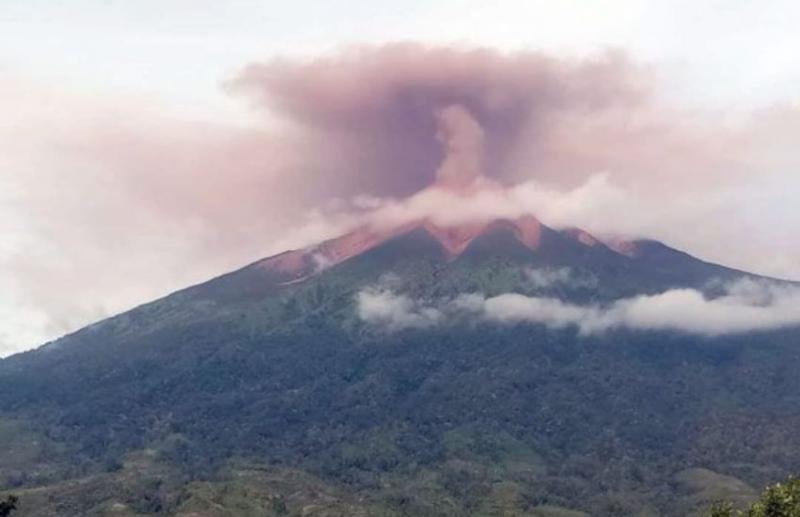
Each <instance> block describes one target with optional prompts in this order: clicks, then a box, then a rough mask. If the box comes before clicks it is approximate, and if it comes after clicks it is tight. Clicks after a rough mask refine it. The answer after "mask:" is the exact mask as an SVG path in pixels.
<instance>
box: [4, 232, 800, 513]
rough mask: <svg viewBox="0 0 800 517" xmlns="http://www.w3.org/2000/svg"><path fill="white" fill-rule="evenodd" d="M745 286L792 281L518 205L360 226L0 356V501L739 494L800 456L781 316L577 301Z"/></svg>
mask: <svg viewBox="0 0 800 517" xmlns="http://www.w3.org/2000/svg"><path fill="white" fill-rule="evenodd" d="M742 281H752V282H759V283H768V284H769V285H772V286H777V287H780V288H784V289H789V288H794V286H793V285H791V284H789V283H785V282H780V281H777V280H771V279H763V278H760V277H757V276H755V275H749V274H747V273H744V272H741V271H736V270H732V269H728V268H725V267H723V266H720V265H715V264H710V263H707V262H704V261H701V260H698V259H696V258H694V257H692V256H690V255H688V254H686V253H683V252H681V251H678V250H675V249H672V248H670V247H668V246H666V245H664V244H662V243H660V242H656V241H629V242H624V241H612V242H608V243H605V242H603V241H601V240H600V239H597V238H595V237H593V236H591V235H590V234H588V233H587V232H584V231H582V230H579V229H568V230H563V231H558V230H554V229H552V228H549V227H547V226H546V225H543V224H541V223H540V222H539V221H538V220H537V219H536V218H534V217H532V216H525V217H521V218H519V219H514V220H504V219H501V220H487V221H482V222H479V223H470V224H466V225H458V226H446V225H438V224H436V223H435V222H432V221H430V220H426V219H423V220H418V221H413V222H410V223H406V224H403V225H398V226H390V227H373V226H364V227H362V228H359V229H357V230H355V231H353V232H351V233H349V234H347V235H344V236H342V237H340V238H338V239H334V240H331V241H327V242H324V243H321V244H319V245H316V246H311V247H309V248H306V249H302V250H295V251H288V252H285V253H282V254H280V255H276V256H274V257H270V258H266V259H263V260H260V261H258V262H255V263H253V264H250V265H248V266H246V267H244V268H242V269H239V270H237V271H234V272H231V273H228V274H226V275H223V276H220V277H218V278H215V279H212V280H210V281H208V282H205V283H203V284H200V285H196V286H193V287H190V288H187V289H184V290H182V291H179V292H176V293H174V294H171V295H169V296H167V297H165V298H162V299H160V300H157V301H154V302H152V303H149V304H146V305H143V306H141V307H138V308H135V309H133V310H131V311H129V312H126V313H124V314H121V315H118V316H115V317H113V318H109V319H107V320H104V321H101V322H99V323H96V324H94V325H91V326H89V327H87V328H84V329H82V330H80V331H78V332H76V333H74V334H71V335H68V336H65V337H63V338H61V339H59V340H56V341H54V342H52V343H49V344H47V345H45V346H43V347H41V348H39V349H37V350H33V351H30V352H25V353H22V354H18V355H16V356H13V357H10V358H7V359H4V360H2V361H0V451H2V452H0V497H2V495H3V493H2V491H3V490H6V491H11V492H13V493H16V494H17V495H19V496H20V498H21V503H22V504H21V512H20V515H37V516H47V515H59V516H63V515H154V514H157V515H184V516H189V515H197V516H200V515H202V516H205V515H209V516H212V515H213V516H218V515H219V516H222V515H231V516H233V515H248V516H249V515H309V516H311V515H369V516H371V515H392V516H399V515H413V516H426V515H431V516H440V515H441V516H462V515H487V516H488V515H528V516H537V515H538V516H580V515H601V516H602V515H608V516H611V515H689V514H692V513H693V512H697V511H699V509H701V508H703V507H704V506H705V505H706V504H708V503H709V502H710V501H711V500H713V499H715V498H726V499H734V500H740V501H746V500H748V499H749V498H751V497H753V496H754V495H755V492H754V491H753V490H752V489H751V488H750V487H751V486H760V485H762V484H765V483H766V482H768V481H772V480H776V479H779V478H783V477H785V476H786V475H787V474H789V473H791V471H793V470H794V471H796V470H797V469H798V466H800V434H798V433H797V432H796V429H798V428H800V413H798V411H797V407H798V403H800V376H798V375H797V374H796V372H797V371H800V349H798V347H797V342H796V341H797V339H796V338H797V335H798V334H797V328H796V327H792V326H789V325H775V326H772V327H770V328H768V329H760V330H757V329H753V330H752V331H738V332H733V333H715V332H705V333H704V332H697V331H696V328H693V327H692V328H686V329H684V328H681V327H680V325H678V326H677V327H676V326H675V325H673V324H670V325H662V326H653V327H646V326H641V325H640V324H639V323H636V324H625V323H624V322H625V321H626V320H620V321H622V323H619V322H618V323H615V324H608V325H607V326H606V327H602V328H601V329H600V330H598V331H586V329H585V328H583V327H581V326H580V325H578V324H577V323H576V320H575V316H574V315H575V314H583V313H582V312H581V311H587V314H589V313H590V314H594V315H595V316H597V315H598V314H599V315H600V316H602V317H600V316H597V318H598V320H599V321H606V320H607V316H608V315H615V314H618V313H619V311H620V310H621V309H620V307H622V308H625V307H628V305H625V303H629V302H628V301H630V300H640V301H641V300H649V299H650V298H648V297H657V296H659V295H660V294H662V293H665V292H681V293H686V292H699V293H703V295H704V296H706V297H707V298H708V299H709V300H713V299H714V298H715V297H718V296H722V295H721V294H720V290H721V289H722V290H724V286H726V285H728V284H730V283H732V282H742ZM721 286H722V287H721ZM723 294H724V293H723ZM509 296H511V297H512V298H509ZM509 301H510V302H515V303H517V302H522V307H523V308H527V307H529V306H531V305H530V304H533V306H534V307H535V308H539V309H540V311H539V313H537V314H536V317H542V316H541V314H545V313H546V314H547V315H549V316H547V317H548V318H550V319H538V320H537V319H536V318H533V319H531V318H526V317H525V316H524V314H523V313H520V312H519V307H520V304H519V303H517V305H513V306H509V305H508V303H507V302H509ZM620 301H623V302H624V303H623V305H620V303H621V302H620ZM481 302H483V303H485V304H486V307H489V309H485V312H480V311H479V310H477V309H475V304H476V303H481ZM500 302H503V303H506V305H503V303H500ZM490 303H491V304H492V305H491V307H490V305H489V304H490ZM764 303H767V302H764ZM497 307H500V308H503V307H506V308H508V307H511V308H513V309H514V310H515V311H516V312H513V313H503V314H499V313H497V312H491V311H490V309H491V310H495V309H496V308H497ZM526 310H527V309H526ZM664 310H666V309H665V307H664V306H658V307H657V310H656V313H657V315H659V314H661V313H662V312H663V311H664ZM651 316H652V315H651ZM603 318H605V319H603ZM639 321H640V320H635V322H639ZM647 321H650V320H647ZM679 323H680V322H679ZM637 325H639V326H637Z"/></svg>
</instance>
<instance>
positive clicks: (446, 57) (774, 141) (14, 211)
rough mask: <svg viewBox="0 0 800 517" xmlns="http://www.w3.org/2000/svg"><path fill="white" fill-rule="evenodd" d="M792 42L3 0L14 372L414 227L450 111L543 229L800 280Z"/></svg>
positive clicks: (543, 8) (1, 179)
mask: <svg viewBox="0 0 800 517" xmlns="http://www.w3.org/2000/svg"><path fill="white" fill-rule="evenodd" d="M799 23H800V4H798V3H797V2H790V1H767V2H743V1H734V0H728V1H725V2H722V1H711V0H706V1H683V0H675V1H672V2H655V1H633V0H620V1H604V2H591V1H567V0H565V1H560V2H552V1H535V0H524V1H497V2H490V3H487V2H480V1H474V0H469V1H468V0H458V1H457V0H438V1H430V0H428V1H416V0H409V1H406V2H385V1H382V0H372V1H369V2H367V1H364V2H358V1H352V0H351V1H338V0H331V1H326V2H310V1H307V0H299V1H295V2H271V1H266V2H265V1H262V2H256V1H245V0H231V1H228V2H216V1H214V2H212V1H210V0H192V1H189V0H171V1H151V0H140V1H137V2H122V1H109V0H72V1H70V2H63V1H55V0H51V1H45V0H25V1H22V0H7V1H4V2H2V5H0V113H2V115H3V116H2V117H0V356H4V355H8V354H11V353H14V352H17V351H22V350H25V349H29V348H31V347H34V346H37V345H39V344H41V343H43V342H45V341H47V340H49V339H53V338H55V337H58V336H59V335H62V334H64V333H67V332H70V331H73V330H76V329H78V328H80V327H81V326H83V325H86V324H89V323H92V322H93V321H96V320H98V319H101V318H103V317H107V316H109V315H112V314H115V313H118V312H120V311H123V310H125V309H128V308H130V307H133V306H135V305H137V304H140V303H143V302H145V301H148V300H151V299H154V298H157V297H159V296H162V295H164V294H166V293H168V292H170V291H172V290H175V289H178V288H181V287H184V286H186V285H190V284H193V283H197V282H201V281H203V280H205V279H207V278H210V277H212V276H215V275H217V274H219V273H222V272H225V271H228V270H230V269H232V268H235V267H238V266H241V265H243V264H246V263H249V262H251V261H253V260H255V259H257V258H260V257H262V256H265V255H269V254H272V253H276V252H279V251H282V250H283V249H286V248H289V247H295V246H301V245H305V244H309V243H311V242H314V241H315V240H316V239H320V238H324V237H326V236H332V235H333V234H335V233H336V232H337V231H340V230H342V229H344V228H345V227H346V226H347V224H351V222H352V218H353V217H352V216H353V212H354V209H355V208H357V209H359V210H363V207H364V206H370V207H375V206H379V207H381V209H384V210H386V207H387V206H388V207H389V208H393V207H394V208H396V207H397V200H398V199H402V198H405V197H407V196H409V195H411V194H413V193H414V192H416V191H418V190H420V189H422V188H424V187H425V186H426V185H427V184H428V183H430V182H431V181H433V180H434V177H435V175H436V171H437V170H439V168H440V165H442V164H440V163H439V162H440V161H441V159H442V147H441V146H442V145H443V142H442V140H441V138H440V139H438V140H437V138H436V137H435V133H436V130H437V120H439V119H438V118H437V117H439V115H440V114H441V110H449V111H448V113H456V112H459V110H464V111H465V112H466V115H464V116H457V117H456V120H455V122H453V123H454V124H461V125H462V126H464V125H468V126H470V127H472V122H470V120H473V119H474V120H473V122H475V123H476V124H477V125H476V127H473V136H475V135H479V136H480V143H481V153H482V154H481V157H482V158H484V159H485V168H486V170H485V171H483V172H484V173H485V175H486V176H488V177H491V178H492V179H493V180H495V181H497V182H499V183H500V184H502V185H503V186H504V187H507V188H510V189H513V192H514V196H515V199H517V200H522V201H521V202H530V203H531V204H532V205H533V206H534V209H535V210H536V211H537V212H541V215H543V217H542V218H543V219H546V220H545V222H548V223H553V224H564V225H567V224H580V225H582V226H585V227H587V229H589V230H590V231H593V232H597V233H608V234H611V233H615V232H618V233H624V234H629V235H634V236H647V237H653V238H658V239H661V240H664V241H665V242H667V243H669V244H670V245H673V246H676V247H679V248H681V249H684V250H686V251H688V252H690V253H693V254H695V255H698V256H700V257H702V258H705V259H708V260H713V261H716V262H720V263H723V264H725V265H729V266H733V267H738V268H742V269H746V270H749V271H754V272H758V273H762V274H767V275H774V276H780V277H784V278H795V279H800V239H797V238H796V235H797V234H798V233H799V232H800V210H798V209H797V207H796V201H795V200H796V199H797V196H798V195H800V171H798V166H799V165H800V158H798V157H796V156H795V154H796V151H795V150H796V149H797V148H798V146H797V144H798V143H800V142H798V140H800V115H798V110H800V89H798V85H800V65H799V64H797V61H796V58H795V56H794V54H795V49H797V48H800V32H799V31H797V30H796V27H797V26H798V24H799ZM397 91H402V92H404V93H407V94H408V96H407V98H404V99H405V100H402V99H401V101H398V100H397V98H396V96H395V95H394V94H395V93H396V92H397ZM437 114H439V115H437ZM523 115H524V116H523ZM459 117H460V118H459ZM398 121H399V122H398ZM472 140H475V138H473V139H472ZM470 145H472V144H470ZM442 166H443V165H442ZM420 199H421V200H420ZM413 203H416V204H413ZM401 204H402V203H401ZM412 204H413V206H412V207H411V208H413V209H414V210H417V208H415V207H418V206H427V205H425V199H424V197H423V198H414V201H412ZM487 206H488V205H487ZM401 208H403V209H404V210H405V209H408V207H402V206H401ZM544 216H546V217H544ZM332 222H334V223H337V224H333V223H332Z"/></svg>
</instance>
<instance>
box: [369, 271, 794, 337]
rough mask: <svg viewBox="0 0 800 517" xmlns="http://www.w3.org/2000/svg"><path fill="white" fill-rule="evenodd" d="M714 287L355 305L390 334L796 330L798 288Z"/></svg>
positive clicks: (385, 299) (404, 298) (384, 297)
mask: <svg viewBox="0 0 800 517" xmlns="http://www.w3.org/2000/svg"><path fill="white" fill-rule="evenodd" d="M718 289H719V290H720V294H719V295H717V296H715V297H710V296H707V295H705V294H704V293H702V292H701V291H698V290H695V289H671V290H668V291H665V292H662V293H659V294H654V295H641V296H635V297H631V298H623V299H620V300H617V301H615V302H613V303H611V304H608V305H603V306H600V305H576V304H572V303H569V302H565V301H562V300H560V299H557V298H550V297H538V296H526V295H523V294H519V293H506V294H501V295H498V296H491V297H486V296H484V295H481V294H462V295H459V296H458V297H455V298H452V299H447V300H439V301H438V302H437V303H430V302H429V303H420V302H418V301H416V300H414V299H413V298H411V297H409V296H408V295H405V294H398V293H396V292H393V291H391V290H388V289H381V290H379V291H374V290H370V289H368V290H365V291H362V292H361V293H359V294H358V296H357V299H356V307H357V311H358V316H359V317H360V318H361V320H363V321H365V322H367V323H370V324H373V325H379V326H382V327H383V328H385V329H387V330H389V331H397V330H401V329H405V328H429V327H432V326H434V325H444V324H447V323H448V322H450V323H453V322H458V321H464V319H463V318H464V316H470V321H473V320H474V318H475V317H478V318H479V319H481V320H483V321H486V322H493V323H498V324H515V323H530V324H539V325H544V326H546V327H548V328H554V329H560V328H567V327H574V328H576V329H577V330H578V332H579V333H580V334H581V335H584V336H589V335H595V334H601V333H604V332H608V331H612V330H618V329H628V330H660V331H678V332H685V333H689V334H697V335H704V336H722V335H729V334H741V333H747V332H755V331H764V330H774V329H778V328H783V327H790V326H795V325H800V288H798V287H795V286H785V285H780V284H775V283H770V282H764V281H755V280H751V279H742V280H740V281H737V282H734V283H731V284H728V285H725V286H718ZM376 307H379V310H378V309H376Z"/></svg>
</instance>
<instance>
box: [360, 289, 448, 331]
mask: <svg viewBox="0 0 800 517" xmlns="http://www.w3.org/2000/svg"><path fill="white" fill-rule="evenodd" d="M357 307H358V316H359V317H360V318H361V319H362V320H363V321H366V322H369V323H375V324H379V325H382V326H385V327H386V328H387V329H388V330H401V329H406V328H424V327H430V326H432V325H435V324H436V323H439V321H440V320H441V318H442V313H441V311H439V310H438V309H436V308H433V307H429V306H426V305H424V304H423V303H422V302H420V301H418V300H414V299H412V298H410V297H409V296H407V295H404V294H396V293H394V292H393V291H391V290H388V289H382V288H370V289H365V290H363V291H361V292H359V293H358V295H357Z"/></svg>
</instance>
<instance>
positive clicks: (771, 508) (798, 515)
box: [709, 477, 800, 517]
mask: <svg viewBox="0 0 800 517" xmlns="http://www.w3.org/2000/svg"><path fill="white" fill-rule="evenodd" d="M709 517H800V478H795V477H791V478H789V479H788V480H787V481H786V482H784V483H776V484H774V485H771V486H768V487H767V488H766V490H764V492H763V493H762V494H761V497H760V498H759V499H758V501H756V502H754V503H753V504H751V505H750V507H749V508H748V509H747V510H745V511H740V510H734V508H733V505H732V504H730V503H725V502H719V503H716V504H714V506H712V507H711V510H710V512H709Z"/></svg>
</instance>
